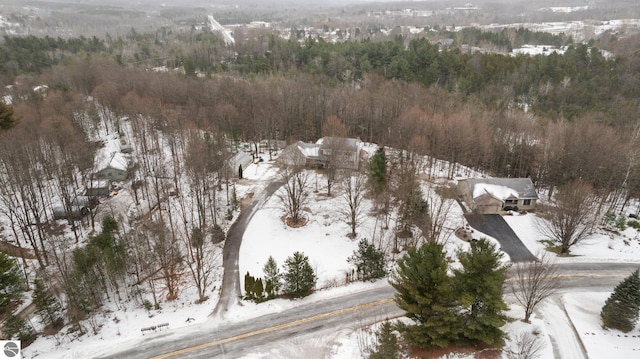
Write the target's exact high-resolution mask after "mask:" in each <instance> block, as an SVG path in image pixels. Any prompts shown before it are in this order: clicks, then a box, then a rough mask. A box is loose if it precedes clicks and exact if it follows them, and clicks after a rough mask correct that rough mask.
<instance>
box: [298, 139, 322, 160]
mask: <svg viewBox="0 0 640 359" xmlns="http://www.w3.org/2000/svg"><path fill="white" fill-rule="evenodd" d="M296 146H297V147H298V149H300V152H301V153H302V154H303V155H304V156H305V157H307V158H309V157H318V156H319V153H320V152H319V151H320V146H319V145H318V144H316V143H306V142H302V141H298V142H297V143H296Z"/></svg>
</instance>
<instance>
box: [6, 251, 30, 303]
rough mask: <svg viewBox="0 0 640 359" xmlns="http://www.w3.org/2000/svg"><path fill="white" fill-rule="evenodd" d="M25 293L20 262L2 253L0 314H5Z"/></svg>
mask: <svg viewBox="0 0 640 359" xmlns="http://www.w3.org/2000/svg"><path fill="white" fill-rule="evenodd" d="M23 292H24V286H23V283H22V276H21V275H20V266H19V265H18V262H17V261H16V260H15V259H14V258H12V257H9V256H8V255H7V254H5V253H4V252H0V313H3V312H5V311H6V310H7V309H8V308H9V307H10V306H11V304H12V303H13V302H14V301H16V300H18V299H19V298H20V297H21V296H22V293H23Z"/></svg>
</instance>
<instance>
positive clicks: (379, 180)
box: [369, 146, 387, 194]
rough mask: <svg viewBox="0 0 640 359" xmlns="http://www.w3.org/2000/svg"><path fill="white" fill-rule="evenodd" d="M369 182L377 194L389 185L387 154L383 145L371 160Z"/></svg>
mask: <svg viewBox="0 0 640 359" xmlns="http://www.w3.org/2000/svg"><path fill="white" fill-rule="evenodd" d="M369 184H370V185H371V189H372V190H373V193H375V194H380V193H382V192H383V191H384V189H385V188H386V187H387V155H386V153H385V151H384V147H382V146H381V147H378V149H377V150H376V152H375V153H374V154H373V156H371V160H370V161H369Z"/></svg>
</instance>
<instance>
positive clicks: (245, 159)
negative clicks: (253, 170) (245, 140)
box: [227, 151, 253, 170]
mask: <svg viewBox="0 0 640 359" xmlns="http://www.w3.org/2000/svg"><path fill="white" fill-rule="evenodd" d="M252 162H253V159H252V158H251V156H250V155H249V154H248V153H246V152H244V151H239V152H238V153H236V154H235V155H233V156H231V157H230V158H229V159H228V160H227V163H228V164H229V167H231V168H232V169H234V170H235V169H237V168H238V166H242V167H243V168H247V166H249V165H250V164H251V163H252Z"/></svg>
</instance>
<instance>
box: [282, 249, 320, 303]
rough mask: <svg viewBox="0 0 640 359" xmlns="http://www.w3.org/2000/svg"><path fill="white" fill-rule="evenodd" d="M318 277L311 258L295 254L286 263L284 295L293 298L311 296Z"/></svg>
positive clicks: (299, 253)
mask: <svg viewBox="0 0 640 359" xmlns="http://www.w3.org/2000/svg"><path fill="white" fill-rule="evenodd" d="M317 279H318V278H317V277H316V274H315V272H314V271H313V268H311V265H310V264H309V257H307V256H305V255H304V253H301V252H295V253H293V255H292V256H290V257H289V258H287V260H286V261H285V262H284V289H283V290H284V294H286V295H288V296H291V297H293V298H300V297H305V296H307V295H309V294H311V291H312V290H313V288H314V287H315V286H316V281H317Z"/></svg>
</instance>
